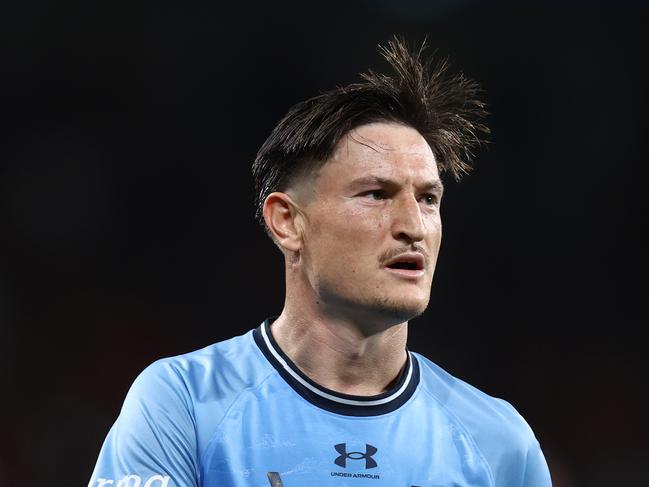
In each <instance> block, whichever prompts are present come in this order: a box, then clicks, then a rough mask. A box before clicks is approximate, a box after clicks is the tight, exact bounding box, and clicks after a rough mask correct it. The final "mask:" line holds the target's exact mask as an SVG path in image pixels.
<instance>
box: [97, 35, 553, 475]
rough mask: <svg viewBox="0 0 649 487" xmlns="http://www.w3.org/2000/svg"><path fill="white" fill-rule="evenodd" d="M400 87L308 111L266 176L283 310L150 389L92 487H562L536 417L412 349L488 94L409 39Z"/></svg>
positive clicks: (165, 365)
mask: <svg viewBox="0 0 649 487" xmlns="http://www.w3.org/2000/svg"><path fill="white" fill-rule="evenodd" d="M382 52H383V54H384V56H385V57H386V59H387V60H388V61H389V62H390V64H391V65H392V67H393V68H394V75H393V76H392V77H388V76H384V75H379V74H374V73H371V72H370V73H369V74H366V75H364V76H363V82H362V83H359V84H354V85H350V86H347V87H344V88H339V89H337V90H334V91H331V92H329V93H325V94H323V95H320V96H317V97H315V98H312V99H310V100H307V101H306V102H303V103H299V104H298V105H296V106H295V107H293V108H292V109H291V110H290V111H289V113H288V114H287V115H286V117H285V118H284V119H283V120H281V121H280V122H279V124H278V125H277V127H276V128H275V129H274V131H273V132H272V134H271V135H270V137H269V138H268V140H267V141H266V142H265V143H264V145H263V146H262V148H261V149H260V151H259V153H258V156H257V159H256V160H255V162H254V164H253V174H254V177H255V181H256V185H257V189H258V201H257V203H258V208H257V215H258V217H259V219H260V221H261V222H262V223H263V225H265V228H266V230H267V232H268V234H269V235H270V237H271V238H272V240H273V241H274V243H275V244H276V245H277V246H278V247H279V249H280V250H281V251H282V253H283V254H284V258H285V269H286V300H285V305H284V309H283V311H282V313H281V315H280V316H279V317H277V318H275V319H273V318H270V319H267V320H266V321H264V322H263V323H262V324H261V325H260V326H259V327H258V328H256V329H254V330H252V331H250V332H248V333H247V334H245V335H243V336H240V337H236V338H233V339H230V340H227V341H225V342H221V343H217V344H214V345H212V346H209V347H207V348H205V349H202V350H199V351H196V352H192V353H189V354H186V355H182V356H179V357H173V358H168V359H163V360H160V361H158V362H156V363H154V364H153V365H151V366H150V367H148V368H147V369H146V370H145V371H144V372H143V373H142V374H141V375H140V376H139V377H138V379H137V380H136V381H135V383H134V384H133V386H132V388H131V390H130V391H129V393H128V395H127V398H126V400H125V403H124V406H123V408H122V411H121V413H120V416H119V418H118V419H117V421H116V423H115V424H114V426H113V427H112V429H111V431H110V432H109V435H108V437H107V439H106V441H105V443H104V446H103V448H102V450H101V453H100V456H99V460H98V462H97V466H96V468H95V472H94V473H93V476H92V479H91V481H90V484H89V486H92V487H104V486H108V485H111V486H117V487H140V486H142V487H190V486H191V487H194V486H202V487H224V486H237V487H239V486H273V487H277V486H285V487H298V486H299V487H305V486H330V485H331V486H343V485H344V486H356V485H359V486H360V485H372V486H377V487H378V486H390V487H402V486H403V487H410V486H420V487H442V486H448V487H451V486H454V487H457V486H480V487H483V486H484V487H487V486H490V487H494V486H495V487H514V486H515V487H548V486H550V485H551V482H550V476H549V473H548V468H547V465H546V463H545V460H544V457H543V454H542V453H541V450H540V447H539V444H538V442H537V441H536V439H535V437H534V435H533V433H532V431H531V430H530V428H529V427H528V425H527V424H526V423H525V421H524V420H523V418H522V417H521V416H520V415H519V414H518V413H517V412H516V411H515V410H514V409H513V407H512V406H510V405H509V404H508V403H506V402H505V401H503V400H500V399H495V398H492V397H490V396H488V395H486V394H484V393H482V392H480V391H478V390H476V389H475V388H473V387H471V386H470V385H468V384H466V383H464V382H462V381H461V380H459V379H456V378H454V377H452V376H450V375H449V374H448V373H446V372H445V371H443V370H442V369H440V368H439V367H438V366H437V365H435V364H433V363H432V362H430V361H429V360H427V359H425V358H424V357H422V356H420V355H418V354H416V353H413V352H410V351H408V349H407V348H406V337H407V330H408V320H410V319H412V318H413V317H415V316H417V315H419V314H421V313H422V312H423V311H424V309H425V308H426V306H427V304H428V300H429V294H430V288H431V282H432V278H433V271H434V269H435V262H436V259H437V254H438V251H439V246H440V241H441V230H442V226H441V218H440V202H441V198H442V192H443V185H442V182H441V180H440V172H442V171H447V172H450V173H451V174H453V175H454V176H456V177H459V176H460V174H461V173H463V172H466V171H467V169H468V166H467V161H468V159H469V158H470V155H471V152H470V151H471V148H472V147H474V146H475V145H476V144H478V143H479V142H480V139H479V136H480V134H481V133H483V132H485V130H486V129H485V128H484V127H483V126H482V125H481V124H480V123H479V121H480V119H481V117H482V116H483V115H484V111H483V108H482V107H483V105H482V103H480V102H479V101H478V100H476V99H475V95H476V93H477V86H476V85H475V84H474V83H473V82H471V81H469V80H466V79H465V78H463V77H462V76H451V75H449V74H448V73H447V70H446V66H445V65H444V63H440V64H438V65H436V66H434V67H431V66H432V65H431V64H430V63H422V62H421V59H420V58H421V55H422V50H421V49H420V50H419V51H417V52H415V53H411V52H410V51H409V50H408V49H407V48H406V47H405V45H404V43H403V42H402V41H400V40H397V39H395V40H393V41H392V42H390V43H389V45H388V47H387V48H385V49H383V50H382Z"/></svg>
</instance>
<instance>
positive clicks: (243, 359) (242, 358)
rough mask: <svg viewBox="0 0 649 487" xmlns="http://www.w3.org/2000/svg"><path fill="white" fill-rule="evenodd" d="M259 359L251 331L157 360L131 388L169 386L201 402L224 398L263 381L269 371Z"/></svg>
mask: <svg viewBox="0 0 649 487" xmlns="http://www.w3.org/2000/svg"><path fill="white" fill-rule="evenodd" d="M260 357H261V355H260V352H259V350H258V349H257V348H256V345H255V344H254V341H253V339H252V332H251V331H250V332H248V333H245V334H244V335H240V336H237V337H234V338H230V339H228V340H224V341H221V342H218V343H214V344H212V345H209V346H207V347H204V348H202V349H199V350H195V351H192V352H189V353H185V354H182V355H176V356H173V357H166V358H162V359H159V360H157V361H155V362H153V363H152V364H150V365H149V366H148V367H147V368H145V369H144V370H143V371H142V373H141V374H140V375H139V376H138V378H137V379H136V380H135V382H134V384H133V387H135V388H149V387H160V386H165V385H171V386H173V387H174V389H176V390H177V391H178V392H180V393H184V394H186V395H188V396H190V397H191V398H193V399H196V400H201V401H204V400H208V399H209V398H210V396H211V395H212V394H218V396H219V397H223V394H224V392H228V391H229V392H236V391H237V390H238V389H242V388H247V387H250V386H252V385H254V384H255V383H256V382H257V381H259V380H261V379H263V377H264V376H265V375H266V374H267V373H268V370H267V367H264V365H265V363H264V362H263V361H261V360H260Z"/></svg>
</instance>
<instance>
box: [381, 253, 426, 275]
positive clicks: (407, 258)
mask: <svg viewBox="0 0 649 487" xmlns="http://www.w3.org/2000/svg"><path fill="white" fill-rule="evenodd" d="M397 262H406V263H409V264H414V265H415V267H416V268H415V269H400V268H396V269H395V268H392V267H389V266H391V265H392V264H396V263H397ZM425 263H426V259H425V258H424V256H423V255H422V254H420V253H419V252H408V253H404V254H399V255H397V256H395V257H393V258H391V259H390V260H389V261H388V262H386V263H385V270H387V271H388V272H390V273H391V274H393V275H395V276H398V277H402V278H406V279H419V278H420V277H423V275H424V274H425V273H426V269H425Z"/></svg>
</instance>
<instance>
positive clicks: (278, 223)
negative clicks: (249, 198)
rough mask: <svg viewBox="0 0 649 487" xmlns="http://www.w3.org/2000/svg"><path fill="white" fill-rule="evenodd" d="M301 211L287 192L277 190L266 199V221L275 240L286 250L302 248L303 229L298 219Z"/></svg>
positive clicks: (294, 250) (295, 250) (293, 250)
mask: <svg viewBox="0 0 649 487" xmlns="http://www.w3.org/2000/svg"><path fill="white" fill-rule="evenodd" d="M299 218H301V212H300V211H299V209H298V207H297V205H296V204H295V202H293V200H292V199H291V197H290V196H289V195H287V194H286V193H281V192H275V193H271V194H269V195H268V196H267V197H266V200H265V201H264V221H265V222H266V226H267V227H268V229H269V230H270V233H271V234H272V235H273V238H274V239H275V241H276V242H277V243H278V244H279V245H280V246H281V247H282V248H284V249H285V250H289V251H292V252H297V251H298V250H300V249H301V248H302V231H301V228H300V225H299V223H298V222H297V220H298V219H299Z"/></svg>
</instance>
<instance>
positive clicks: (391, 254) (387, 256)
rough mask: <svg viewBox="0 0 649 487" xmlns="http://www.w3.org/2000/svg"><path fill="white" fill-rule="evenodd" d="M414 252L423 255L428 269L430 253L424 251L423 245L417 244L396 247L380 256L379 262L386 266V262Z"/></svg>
mask: <svg viewBox="0 0 649 487" xmlns="http://www.w3.org/2000/svg"><path fill="white" fill-rule="evenodd" d="M412 252H418V253H420V254H421V255H423V256H424V265H425V266H426V268H428V264H429V263H430V256H429V255H428V252H426V249H424V248H423V247H422V246H421V245H417V244H412V245H407V246H406V245H404V246H403V247H395V248H393V249H389V250H386V251H385V252H383V253H382V254H381V255H380V257H379V261H380V262H381V263H382V264H385V263H386V262H388V261H390V260H391V259H393V258H395V257H397V256H399V255H401V254H407V253H412Z"/></svg>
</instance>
